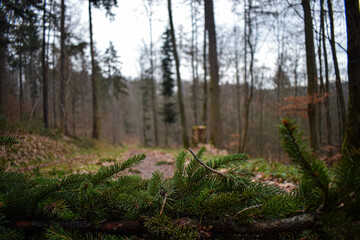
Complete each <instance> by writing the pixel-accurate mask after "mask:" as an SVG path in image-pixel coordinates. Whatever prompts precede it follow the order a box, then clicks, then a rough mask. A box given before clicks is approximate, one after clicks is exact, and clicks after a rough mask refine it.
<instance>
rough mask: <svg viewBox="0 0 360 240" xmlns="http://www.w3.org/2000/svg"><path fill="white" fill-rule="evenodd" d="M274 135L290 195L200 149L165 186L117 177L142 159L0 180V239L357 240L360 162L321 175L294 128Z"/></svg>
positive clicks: (158, 180) (350, 160) (348, 157)
mask: <svg viewBox="0 0 360 240" xmlns="http://www.w3.org/2000/svg"><path fill="white" fill-rule="evenodd" d="M279 131H280V136H281V141H282V145H283V146H284V148H285V150H286V151H287V152H288V154H289V156H290V157H291V159H292V161H293V162H294V163H295V164H296V165H298V166H299V168H300V170H301V171H300V172H301V175H302V178H301V183H300V185H299V187H298V189H296V190H295V191H294V192H292V193H287V192H284V191H282V190H281V189H279V188H278V187H276V186H272V185H269V184H266V183H262V182H254V181H252V180H251V179H250V177H248V175H246V174H245V175H244V174H243V169H242V165H243V164H244V163H245V162H246V161H247V160H248V158H249V157H248V156H247V155H246V154H232V155H229V156H224V157H218V158H214V159H213V158H212V159H208V160H207V159H206V158H205V156H204V153H205V148H204V147H203V148H201V149H200V150H199V151H198V152H197V154H193V158H190V157H189V156H188V154H187V153H186V152H185V151H183V152H180V153H179V155H178V156H177V159H176V166H175V171H174V175H173V177H171V178H164V177H163V175H162V173H160V172H158V171H155V172H154V173H153V174H152V177H151V178H150V179H148V180H146V179H142V178H140V177H138V176H126V175H123V176H121V175H120V176H119V175H118V174H119V173H120V172H121V171H123V170H125V169H126V168H129V167H132V166H134V165H135V164H137V163H139V162H140V161H142V160H144V159H145V155H143V154H141V155H137V156H134V157H131V158H129V159H128V160H126V161H124V162H122V163H117V164H114V165H112V166H110V167H106V168H101V169H100V170H99V171H98V172H97V173H95V174H90V173H89V174H71V175H68V176H65V177H63V178H60V179H49V178H44V177H36V178H34V177H30V176H28V175H26V174H23V173H15V172H4V171H2V172H0V233H1V234H2V235H1V236H2V237H3V236H4V237H3V238H4V239H21V238H25V237H29V236H32V237H33V239H124V238H123V237H125V235H126V237H134V238H137V237H140V238H143V237H145V238H146V239H207V238H213V239H214V238H216V239H229V236H230V237H231V236H232V237H234V234H238V235H237V237H239V238H243V239H273V238H275V239H278V238H284V236H286V237H285V238H293V239H299V238H301V237H308V236H313V237H315V238H317V239H322V238H330V239H331V238H333V239H341V238H344V239H350V238H352V239H356V238H358V237H359V232H360V231H359V223H358V222H359V217H360V211H359V208H358V206H359V204H360V202H359V191H358V190H359V186H360V174H359V167H360V166H359V165H360V164H359V162H360V161H359V159H356V158H354V154H352V153H351V152H349V153H346V154H344V155H343V158H342V160H341V161H339V162H338V163H337V164H336V165H335V167H334V168H328V167H326V166H325V165H324V164H323V163H322V162H321V161H320V160H319V159H316V157H315V156H314V155H313V154H312V153H311V151H310V150H309V149H308V148H307V145H306V142H305V141H304V140H302V137H301V136H302V135H301V133H299V132H298V130H297V127H296V126H295V125H294V123H293V122H292V121H290V120H284V121H283V123H282V124H281V125H279ZM191 153H192V152H191ZM355 156H357V155H355ZM115 221H116V222H117V223H116V222H115ZM119 221H120V223H121V224H119ZM126 223H127V224H129V225H131V224H132V225H133V226H136V227H133V228H135V229H136V231H135V232H134V230H133V231H131V230H129V229H125V230H124V229H123V230H121V231H120V232H116V231H117V230H116V229H118V228H121V227H123V226H126ZM29 226H30V227H31V226H37V229H38V232H37V233H36V234H34V233H33V232H31V231H30V230H28V229H29ZM27 227H28V228H27ZM219 229H220V230H219ZM221 229H227V230H221ZM304 230H305V231H304ZM104 232H105V233H104ZM225 232H226V234H224V233H225ZM284 232H287V233H286V235H284ZM217 233H220V234H221V235H217ZM118 234H122V235H118ZM124 234H125V235H124ZM239 234H240V235H239ZM244 234H246V235H244ZM135 235H136V236H135ZM125 239H128V238H125Z"/></svg>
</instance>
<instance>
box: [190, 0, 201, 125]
mask: <svg viewBox="0 0 360 240" xmlns="http://www.w3.org/2000/svg"><path fill="white" fill-rule="evenodd" d="M194 4H196V2H195V1H191V3H190V5H191V70H192V78H193V86H192V95H193V111H194V122H195V125H198V124H199V120H198V93H197V89H198V78H197V76H196V72H197V71H196V66H197V65H196V64H195V61H197V55H196V54H195V48H197V46H196V45H195V39H196V38H197V34H196V33H197V31H196V28H197V25H196V8H195V7H194Z"/></svg>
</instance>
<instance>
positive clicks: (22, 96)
mask: <svg viewBox="0 0 360 240" xmlns="http://www.w3.org/2000/svg"><path fill="white" fill-rule="evenodd" d="M22 69H23V67H22V54H21V53H20V54H19V109H20V121H22V120H23V102H24V100H23V98H24V93H23V84H22V75H23V72H22Z"/></svg>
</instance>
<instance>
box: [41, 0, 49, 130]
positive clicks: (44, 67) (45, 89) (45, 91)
mask: <svg viewBox="0 0 360 240" xmlns="http://www.w3.org/2000/svg"><path fill="white" fill-rule="evenodd" d="M43 7H44V12H43V34H42V35H43V39H42V74H43V76H42V77H43V115H44V116H43V120H44V126H45V128H48V125H49V120H48V81H47V62H46V48H45V47H46V41H45V33H46V0H44V5H43Z"/></svg>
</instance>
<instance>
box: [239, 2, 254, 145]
mask: <svg viewBox="0 0 360 240" xmlns="http://www.w3.org/2000/svg"><path fill="white" fill-rule="evenodd" d="M248 3H249V9H248V10H246V5H244V8H245V14H244V17H245V26H246V27H245V34H244V38H245V57H244V58H245V69H246V65H247V52H246V51H247V46H249V50H250V66H249V73H250V89H249V86H248V83H247V71H246V70H245V73H244V74H245V79H244V80H245V95H244V99H245V101H244V104H245V123H244V130H243V132H242V136H241V144H240V152H244V151H245V143H246V141H245V139H246V137H247V133H248V130H249V118H250V105H251V102H252V98H253V91H254V71H253V68H254V54H255V49H254V45H253V43H252V41H251V36H252V26H251V16H250V14H251V8H252V6H251V0H249V1H248Z"/></svg>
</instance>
